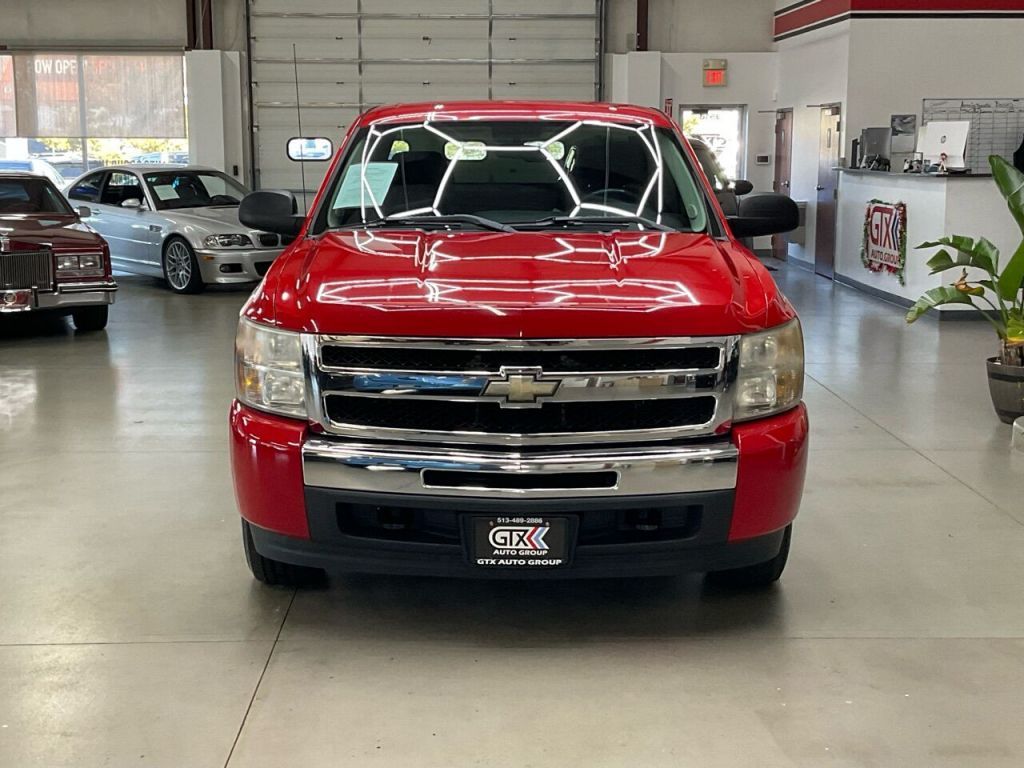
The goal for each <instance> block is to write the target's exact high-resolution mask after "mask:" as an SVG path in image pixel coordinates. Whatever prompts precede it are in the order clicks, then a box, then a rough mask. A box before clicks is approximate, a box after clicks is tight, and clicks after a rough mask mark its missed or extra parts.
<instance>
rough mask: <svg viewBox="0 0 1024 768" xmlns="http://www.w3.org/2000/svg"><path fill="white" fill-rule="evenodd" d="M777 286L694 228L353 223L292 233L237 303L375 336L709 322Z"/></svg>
mask: <svg viewBox="0 0 1024 768" xmlns="http://www.w3.org/2000/svg"><path fill="white" fill-rule="evenodd" d="M762 273H763V274H762ZM766 285H768V286H770V287H771V289H772V290H771V291H766ZM776 293H777V292H776V291H775V290H774V284H773V283H772V282H771V279H770V278H768V277H767V273H766V272H765V271H764V268H763V267H762V266H761V265H760V264H759V263H758V262H757V261H756V260H755V259H754V258H753V257H752V256H751V255H750V254H749V253H748V252H747V251H746V250H744V249H742V248H741V247H739V246H738V245H736V244H735V243H732V242H729V241H725V240H715V239H714V238H711V237H709V236H707V235H703V234H685V233H660V232H656V233H651V232H617V233H591V232H587V233H578V232H568V233H552V232H539V233H528V232H524V233H514V234H513V233H500V232H493V233H492V232H481V233H478V232H472V233H466V232H436V233H424V232H410V231H408V230H398V231H375V230H351V231H340V232H329V233H327V234H325V235H322V236H320V237H319V238H310V239H307V240H305V241H302V242H301V243H299V244H297V245H296V247H295V248H294V249H293V250H292V251H291V252H290V253H289V254H288V257H287V258H286V259H284V260H283V261H280V260H279V262H278V265H277V266H276V267H275V268H274V269H273V270H272V271H271V274H270V275H268V277H267V280H266V281H265V282H264V284H263V285H262V286H261V288H260V289H259V290H258V291H257V292H256V294H254V296H253V299H252V300H251V301H250V303H249V304H248V305H247V307H246V313H247V315H248V316H249V317H251V318H253V319H256V320H259V321H262V322H271V323H273V324H275V325H278V326H280V327H283V328H288V329H292V330H302V331H306V332H319V333H337V334H359V335H380V336H435V337H437V336H441V337H461V338H466V337H471V338H587V337H591V338H599V337H603V338H609V337H650V336H685V335H721V334H733V333H743V332H750V331H751V330H757V329H760V328H763V327H765V324H766V322H771V320H770V319H769V318H768V316H769V314H770V313H771V307H770V306H769V303H770V302H772V301H776V300H775V299H774V296H775V294H776ZM781 302H782V304H779V305H778V306H776V307H775V308H774V309H775V312H776V314H778V315H779V317H780V319H778V322H782V321H783V320H784V319H786V316H791V315H792V310H791V308H789V307H788V304H787V303H785V300H784V299H781ZM776 303H778V302H777V301H776Z"/></svg>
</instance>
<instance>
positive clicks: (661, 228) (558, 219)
mask: <svg viewBox="0 0 1024 768" xmlns="http://www.w3.org/2000/svg"><path fill="white" fill-rule="evenodd" d="M595 224H607V225H609V226H615V225H619V224H638V225H641V226H644V227H646V228H647V229H653V230H656V231H658V232H675V231H676V230H674V229H672V227H666V226H665V225H664V224H659V223H658V222H656V221H654V220H653V219H647V218H644V217H643V216H549V217H548V218H546V219H537V220H536V221H521V222H516V224H515V226H516V229H544V228H545V227H558V226H563V225H567V226H573V225H586V226H594V225H595Z"/></svg>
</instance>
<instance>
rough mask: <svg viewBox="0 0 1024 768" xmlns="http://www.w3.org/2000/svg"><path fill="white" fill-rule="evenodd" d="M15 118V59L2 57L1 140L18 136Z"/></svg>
mask: <svg viewBox="0 0 1024 768" xmlns="http://www.w3.org/2000/svg"><path fill="white" fill-rule="evenodd" d="M14 116H15V113H14V57H13V56H0V138H6V137H8V136H17V135H18V130H17V125H16V121H15V119H14Z"/></svg>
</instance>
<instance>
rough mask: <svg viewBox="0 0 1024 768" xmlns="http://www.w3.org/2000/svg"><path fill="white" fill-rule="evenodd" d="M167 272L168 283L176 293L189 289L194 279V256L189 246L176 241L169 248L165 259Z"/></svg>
mask: <svg viewBox="0 0 1024 768" xmlns="http://www.w3.org/2000/svg"><path fill="white" fill-rule="evenodd" d="M164 262H165V264H166V271H167V282H168V283H170V284H171V287H172V288H174V289H175V290H176V291H184V290H186V289H187V288H188V284H189V281H190V280H191V279H192V254H191V253H190V252H189V250H188V246H187V245H185V244H184V243H183V242H181V241H180V240H175V241H174V242H173V243H171V244H170V245H168V246H167V256H166V257H165V258H164Z"/></svg>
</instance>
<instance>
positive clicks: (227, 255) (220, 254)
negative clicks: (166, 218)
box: [196, 248, 284, 284]
mask: <svg viewBox="0 0 1024 768" xmlns="http://www.w3.org/2000/svg"><path fill="white" fill-rule="evenodd" d="M283 251H284V248H266V249H259V248H254V249H252V250H238V251H235V250H232V249H230V248H224V249H199V250H197V251H196V260H197V261H198V262H199V272H200V274H201V275H202V276H203V282H205V283H220V284H225V283H251V282H253V281H258V280H262V279H263V275H261V274H260V273H259V272H258V271H257V269H256V265H257V264H259V263H263V262H266V261H270V262H273V261H274V260H275V259H277V257H278V256H280V255H281V253H282V252H283ZM227 264H232V265H238V267H239V271H237V272H221V269H220V268H221V266H223V265H227ZM264 274H266V272H264Z"/></svg>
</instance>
